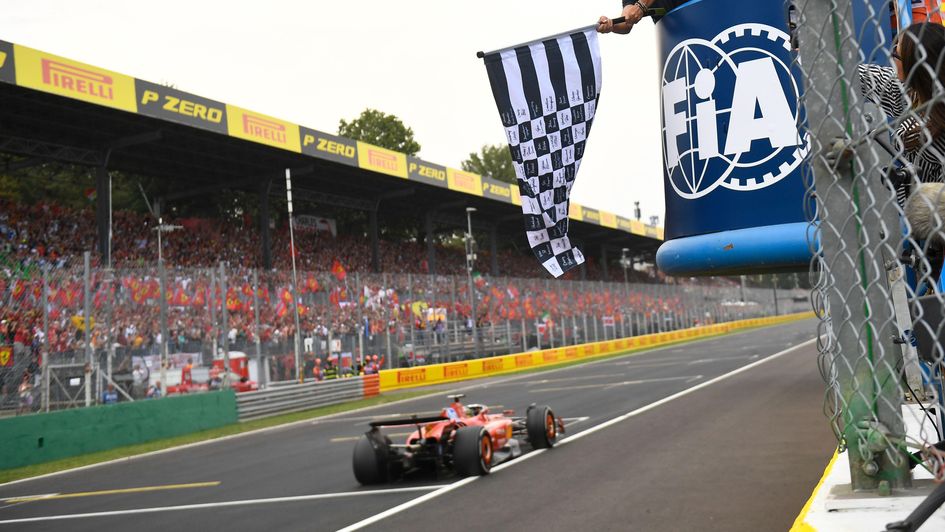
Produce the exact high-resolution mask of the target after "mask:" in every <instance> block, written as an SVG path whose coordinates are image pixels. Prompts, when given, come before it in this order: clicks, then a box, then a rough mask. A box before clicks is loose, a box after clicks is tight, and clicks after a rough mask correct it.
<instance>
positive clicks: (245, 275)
mask: <svg viewBox="0 0 945 532" xmlns="http://www.w3.org/2000/svg"><path fill="white" fill-rule="evenodd" d="M165 222H166V223H168V221H167V220H166V221H165ZM169 223H173V224H179V225H181V226H183V227H184V229H183V230H181V231H179V232H176V233H174V234H172V235H170V236H169V237H168V238H166V239H164V243H165V247H164V257H165V261H166V262H165V263H166V266H167V275H166V284H165V289H164V294H165V297H166V298H167V303H168V304H167V312H168V314H167V330H168V339H167V341H168V346H169V350H170V352H172V353H174V352H204V353H210V352H212V351H213V350H214V349H218V348H219V347H221V346H222V344H223V342H224V340H226V341H228V342H229V345H230V348H231V349H233V348H234V347H235V348H237V349H240V348H242V349H245V350H251V348H252V346H254V345H255V343H256V341H257V335H258V337H259V338H258V340H259V342H260V344H261V346H262V348H263V351H264V352H266V353H269V354H273V355H277V354H285V353H289V352H291V350H292V349H291V342H292V339H293V338H294V335H295V332H296V324H295V308H294V306H293V304H294V302H295V301H296V299H295V297H293V291H294V290H293V282H292V274H291V268H289V267H288V265H289V264H290V261H291V255H290V254H289V246H288V243H287V242H288V235H287V234H285V230H284V228H283V229H277V230H275V231H274V235H273V250H274V254H273V256H274V261H275V264H276V268H273V269H272V270H263V269H261V268H258V267H256V266H257V264H256V260H257V259H256V258H257V257H258V256H259V253H258V247H259V237H258V233H257V231H255V230H254V228H253V227H254V226H253V225H252V224H251V223H249V222H247V223H246V224H245V225H244V224H239V223H221V222H220V221H218V220H212V219H181V220H170V221H169ZM113 227H114V240H113V250H114V251H113V264H114V269H113V271H112V272H109V271H107V270H106V269H104V268H101V267H100V265H97V264H96V265H93V268H92V270H91V276H90V285H89V291H88V295H89V298H90V299H89V301H88V307H89V309H90V311H91V317H90V318H89V319H88V320H86V319H85V317H84V315H85V308H86V300H85V284H84V271H83V268H82V260H81V255H82V254H83V253H84V252H85V251H86V250H89V249H94V246H95V240H96V236H95V230H94V216H93V212H92V211H91V210H90V209H85V210H76V209H70V208H66V207H63V206H60V205H56V204H54V203H44V204H39V205H31V206H28V205H20V204H15V203H10V202H7V201H3V200H0V299H2V301H3V305H2V310H0V321H2V326H0V335H2V336H3V338H0V346H4V345H6V346H11V345H12V346H14V347H13V353H12V354H13V360H14V361H15V363H16V365H17V366H18V367H19V368H20V369H21V372H14V373H11V372H0V373H3V374H4V375H8V374H9V375H11V378H12V379H14V380H16V379H19V378H20V376H21V375H22V374H23V372H26V373H28V374H34V373H35V371H36V369H37V367H38V361H39V359H40V357H41V356H42V355H43V353H44V352H48V353H50V356H51V360H53V361H54V362H55V363H84V361H85V360H86V357H85V351H84V349H85V346H86V343H87V340H86V335H87V334H91V336H89V338H88V344H89V345H91V347H92V348H93V350H95V351H96V352H99V353H101V352H104V351H105V348H106V347H107V346H108V345H109V341H111V342H112V344H111V345H112V346H113V347H115V348H116V349H117V350H118V351H120V352H123V353H126V354H129V355H134V356H147V355H154V354H157V353H158V352H159V346H160V345H161V344H162V342H163V340H164V339H163V338H162V330H161V326H160V305H159V302H160V298H161V293H162V291H161V287H160V283H159V278H158V275H157V268H156V265H155V262H156V261H155V254H156V252H157V250H156V243H155V242H154V238H155V237H154V235H153V231H152V229H153V227H154V222H153V219H151V218H150V217H148V216H145V215H141V214H138V213H133V212H127V211H117V212H115V214H114V218H113ZM296 242H297V250H298V253H297V264H298V269H299V274H298V286H297V287H295V291H297V295H298V310H299V315H300V316H299V327H300V328H301V330H302V336H303V337H308V338H320V339H322V340H326V339H328V338H329V336H331V337H333V338H349V339H350V338H352V337H353V336H355V335H358V334H359V333H363V340H364V342H366V344H367V345H370V346H378V345H382V343H386V340H387V338H388V337H390V338H391V342H392V343H393V344H395V345H403V344H404V343H405V342H408V341H409V338H410V337H411V336H412V334H411V333H412V332H416V331H423V330H425V329H427V328H428V327H430V328H434V327H436V328H438V329H439V330H438V332H441V331H442V328H443V327H444V324H443V322H444V321H445V322H446V323H448V324H449V327H451V330H452V331H453V332H454V333H460V332H463V331H465V332H467V333H468V331H470V330H471V328H472V326H473V323H474V322H475V324H476V325H477V326H478V327H489V326H490V325H493V324H502V323H510V322H523V321H527V322H529V323H538V322H541V323H549V324H553V323H554V321H555V320H562V319H567V318H569V317H574V316H579V315H592V316H597V317H601V316H614V315H617V316H620V315H622V314H626V313H631V312H633V313H642V314H645V315H648V314H653V313H681V312H685V311H686V308H687V305H688V304H689V303H691V301H687V299H686V296H685V292H686V289H687V288H688V289H693V288H695V287H667V286H665V285H663V284H659V281H660V279H658V278H649V277H646V279H647V280H648V281H650V283H649V284H634V285H630V287H629V288H628V286H627V285H624V284H623V283H600V282H583V283H582V282H578V281H564V282H554V283H550V282H549V281H548V279H547V275H546V274H544V273H543V272H542V271H541V269H540V266H539V265H537V263H536V262H535V260H534V258H533V257H530V256H528V255H527V254H517V253H515V252H514V251H511V250H507V251H503V252H502V253H501V255H500V257H499V262H500V270H501V271H502V272H512V273H514V272H520V273H521V276H509V277H498V278H496V277H489V276H485V277H480V276H477V277H476V280H475V283H474V286H473V290H474V298H473V299H474V300H475V305H476V311H475V313H474V312H473V309H472V307H471V305H470V303H469V302H470V296H469V292H468V291H469V284H468V282H467V277H466V276H465V269H464V268H463V264H462V261H463V260H464V257H463V252H462V250H455V249H452V248H450V247H446V246H438V249H437V261H438V268H437V269H438V271H439V272H443V271H448V272H455V273H456V274H458V275H457V276H454V275H428V274H426V273H427V271H428V267H427V264H426V258H427V250H426V247H425V246H423V245H422V244H419V243H416V242H400V243H391V242H385V241H382V242H381V257H382V266H383V270H384V273H380V274H378V273H370V262H371V261H370V248H369V246H368V245H367V244H366V243H365V242H366V239H365V238H363V237H361V236H358V235H350V234H343V233H342V234H338V235H337V236H329V235H328V234H324V233H323V234H314V233H303V234H302V235H301V238H297V240H296ZM283 244H285V245H284V246H283ZM279 250H281V251H279ZM480 260H482V258H480ZM486 260H488V259H486ZM221 262H223V263H224V264H225V267H224V269H223V273H224V275H225V279H224V278H221V271H220V269H219V268H218V267H216V266H218V265H219V264H220V263H221ZM43 272H45V273H43ZM526 272H527V275H526ZM644 277H645V276H644ZM254 279H255V281H254ZM633 280H634V281H639V280H640V277H639V276H635V278H634V279H633ZM716 299H718V298H716ZM43 302H45V303H46V305H45V312H44V306H43ZM431 313H434V314H431ZM436 313H440V314H436ZM431 315H440V316H442V317H441V318H437V319H433V320H432V321H430V316H431ZM224 317H225V318H226V323H225V325H224ZM381 338H383V339H384V342H381V341H380V339H381ZM44 345H45V346H48V349H43V346H44ZM374 352H378V350H377V349H376V347H375V351H374ZM117 360H118V362H117V364H118V367H116V368H114V369H116V370H117V371H119V372H123V371H124V372H129V373H130V372H131V371H132V368H131V367H130V366H131V365H132V363H133V362H132V356H126V357H123V358H118V359H117ZM283 362H284V363H283V364H282V365H280V366H279V367H280V368H282V370H283V372H284V373H286V374H287V375H289V374H291V372H292V371H293V368H292V367H291V361H289V360H285V361H283ZM124 366H127V367H124ZM12 375H15V376H12ZM0 378H2V377H0ZM8 380H9V379H8ZM17 385H18V383H17V382H0V387H4V389H6V390H7V391H9V390H10V389H11V388H10V387H11V386H14V387H15V386H17Z"/></svg>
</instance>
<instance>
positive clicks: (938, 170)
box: [857, 22, 945, 205]
mask: <svg viewBox="0 0 945 532" xmlns="http://www.w3.org/2000/svg"><path fill="white" fill-rule="evenodd" d="M943 52H945V26H942V25H941V24H936V23H931V22H923V23H920V24H913V25H912V26H909V27H908V28H906V29H905V30H903V31H902V32H901V33H900V34H899V37H898V39H897V43H896V46H895V48H894V51H893V53H892V59H893V61H894V63H895V65H896V66H895V68H892V67H885V66H880V65H873V64H865V65H860V66H859V67H858V69H857V73H858V75H859V78H860V81H861V89H862V92H863V96H864V97H865V98H867V99H868V100H870V101H872V102H873V103H875V104H877V105H879V106H881V107H882V108H883V111H885V112H886V114H887V115H888V116H889V117H890V118H891V119H892V120H893V121H892V122H891V124H892V126H893V127H894V128H895V135H894V137H895V138H894V140H895V146H896V149H897V151H898V152H899V153H900V155H899V157H897V162H898V163H901V164H903V165H905V166H908V167H911V169H912V170H913V171H914V172H915V177H916V178H917V179H918V181H920V182H941V181H943V180H945V179H943V177H945V176H943V164H945V64H943V63H945V53H943ZM910 188H911V187H910V183H902V184H899V185H898V186H897V188H896V197H897V199H898V201H899V203H900V205H902V204H903V203H904V202H905V199H906V197H907V196H908V195H909V190H910Z"/></svg>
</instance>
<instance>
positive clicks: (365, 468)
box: [352, 434, 390, 486]
mask: <svg viewBox="0 0 945 532" xmlns="http://www.w3.org/2000/svg"><path fill="white" fill-rule="evenodd" d="M389 453H390V440H389V439H388V438H387V437H386V436H384V437H383V439H382V438H371V437H370V436H368V435H367V434H363V435H361V438H359V439H358V443H357V444H355V446H354V456H353V457H352V465H353V466H354V478H355V479H357V481H358V482H360V483H361V484H363V485H365V486H367V485H370V484H381V483H383V482H387V481H388V479H389V469H388V466H387V464H388V456H389Z"/></svg>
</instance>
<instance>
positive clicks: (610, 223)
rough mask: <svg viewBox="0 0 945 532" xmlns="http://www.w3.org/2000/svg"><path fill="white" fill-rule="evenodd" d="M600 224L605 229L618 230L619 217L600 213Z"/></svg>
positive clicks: (608, 213)
mask: <svg viewBox="0 0 945 532" xmlns="http://www.w3.org/2000/svg"><path fill="white" fill-rule="evenodd" d="M600 224H601V225H603V226H604V227H609V228H611V229H616V228H617V215H616V214H613V213H610V212H604V211H600Z"/></svg>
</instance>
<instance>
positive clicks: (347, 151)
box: [299, 126, 358, 166]
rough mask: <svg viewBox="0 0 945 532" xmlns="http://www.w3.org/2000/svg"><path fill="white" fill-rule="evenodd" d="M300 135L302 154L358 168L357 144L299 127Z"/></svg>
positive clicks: (349, 140)
mask: <svg viewBox="0 0 945 532" xmlns="http://www.w3.org/2000/svg"><path fill="white" fill-rule="evenodd" d="M299 131H300V132H301V134H302V153H304V154H305V155H311V156H312V157H317V158H319V159H328V160H329V161H335V162H336V163H341V164H347V165H350V166H358V143H357V142H355V141H353V140H351V139H346V138H344V137H336V136H335V135H329V134H328V133H322V132H321V131H315V130H314V129H309V128H307V127H302V126H299Z"/></svg>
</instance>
